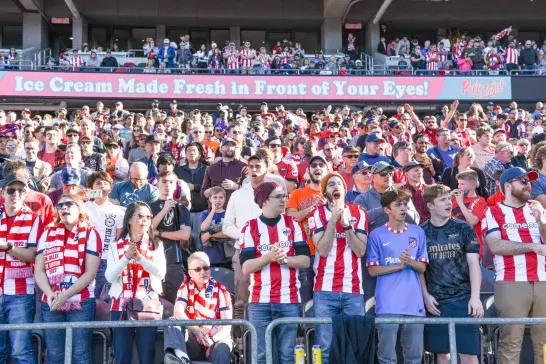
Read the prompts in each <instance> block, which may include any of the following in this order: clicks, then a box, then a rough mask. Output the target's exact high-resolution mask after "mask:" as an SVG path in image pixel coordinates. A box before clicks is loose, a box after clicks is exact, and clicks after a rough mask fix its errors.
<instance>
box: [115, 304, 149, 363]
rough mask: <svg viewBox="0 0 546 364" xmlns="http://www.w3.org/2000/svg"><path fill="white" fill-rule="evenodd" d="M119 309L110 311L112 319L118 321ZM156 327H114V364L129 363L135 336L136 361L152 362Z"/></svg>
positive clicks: (131, 357)
mask: <svg viewBox="0 0 546 364" xmlns="http://www.w3.org/2000/svg"><path fill="white" fill-rule="evenodd" d="M120 318H121V312H120V311H112V312H110V319H111V320H112V321H119V320H120ZM156 334H157V327H141V328H138V329H135V328H133V327H124V328H118V329H114V352H115V355H116V360H115V362H116V364H131V362H132V359H133V341H134V340H135V338H136V347H137V353H138V361H139V362H140V363H142V364H144V363H154V361H155V337H156Z"/></svg>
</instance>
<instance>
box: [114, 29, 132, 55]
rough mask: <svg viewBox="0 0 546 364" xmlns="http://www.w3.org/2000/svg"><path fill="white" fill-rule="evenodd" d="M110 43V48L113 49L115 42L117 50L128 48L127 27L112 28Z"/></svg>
mask: <svg viewBox="0 0 546 364" xmlns="http://www.w3.org/2000/svg"><path fill="white" fill-rule="evenodd" d="M110 43H111V44H112V47H111V48H112V49H114V43H115V44H117V45H118V50H119V51H127V50H128V49H129V29H114V31H113V32H112V39H111V40H110Z"/></svg>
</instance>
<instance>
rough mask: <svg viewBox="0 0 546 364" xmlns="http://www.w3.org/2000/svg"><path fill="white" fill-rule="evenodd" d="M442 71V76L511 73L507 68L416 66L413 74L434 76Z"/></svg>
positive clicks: (501, 74) (505, 74)
mask: <svg viewBox="0 0 546 364" xmlns="http://www.w3.org/2000/svg"><path fill="white" fill-rule="evenodd" d="M440 72H442V75H441V76H508V75H509V73H508V71H507V70H470V71H461V70H458V69H438V70H427V69H423V68H414V69H413V74H414V75H418V76H434V75H436V76H437V75H439V73H440Z"/></svg>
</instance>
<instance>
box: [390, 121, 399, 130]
mask: <svg viewBox="0 0 546 364" xmlns="http://www.w3.org/2000/svg"><path fill="white" fill-rule="evenodd" d="M398 124H400V120H397V119H395V118H390V119H389V128H391V129H392V128H394V127H395V126H396V125H398Z"/></svg>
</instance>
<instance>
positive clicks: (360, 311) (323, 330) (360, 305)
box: [313, 291, 364, 364]
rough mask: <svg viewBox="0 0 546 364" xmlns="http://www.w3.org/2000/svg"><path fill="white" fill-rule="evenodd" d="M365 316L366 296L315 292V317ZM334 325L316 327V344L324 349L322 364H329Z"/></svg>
mask: <svg viewBox="0 0 546 364" xmlns="http://www.w3.org/2000/svg"><path fill="white" fill-rule="evenodd" d="M341 314H345V315H361V316H364V296H363V295H361V294H354V293H345V292H328V291H315V296H314V297H313V316H314V317H333V316H335V315H341ZM332 335H333V330H332V325H316V327H315V344H317V345H320V347H321V348H322V364H328V363H329V361H328V355H329V353H330V345H331V344H332Z"/></svg>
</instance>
